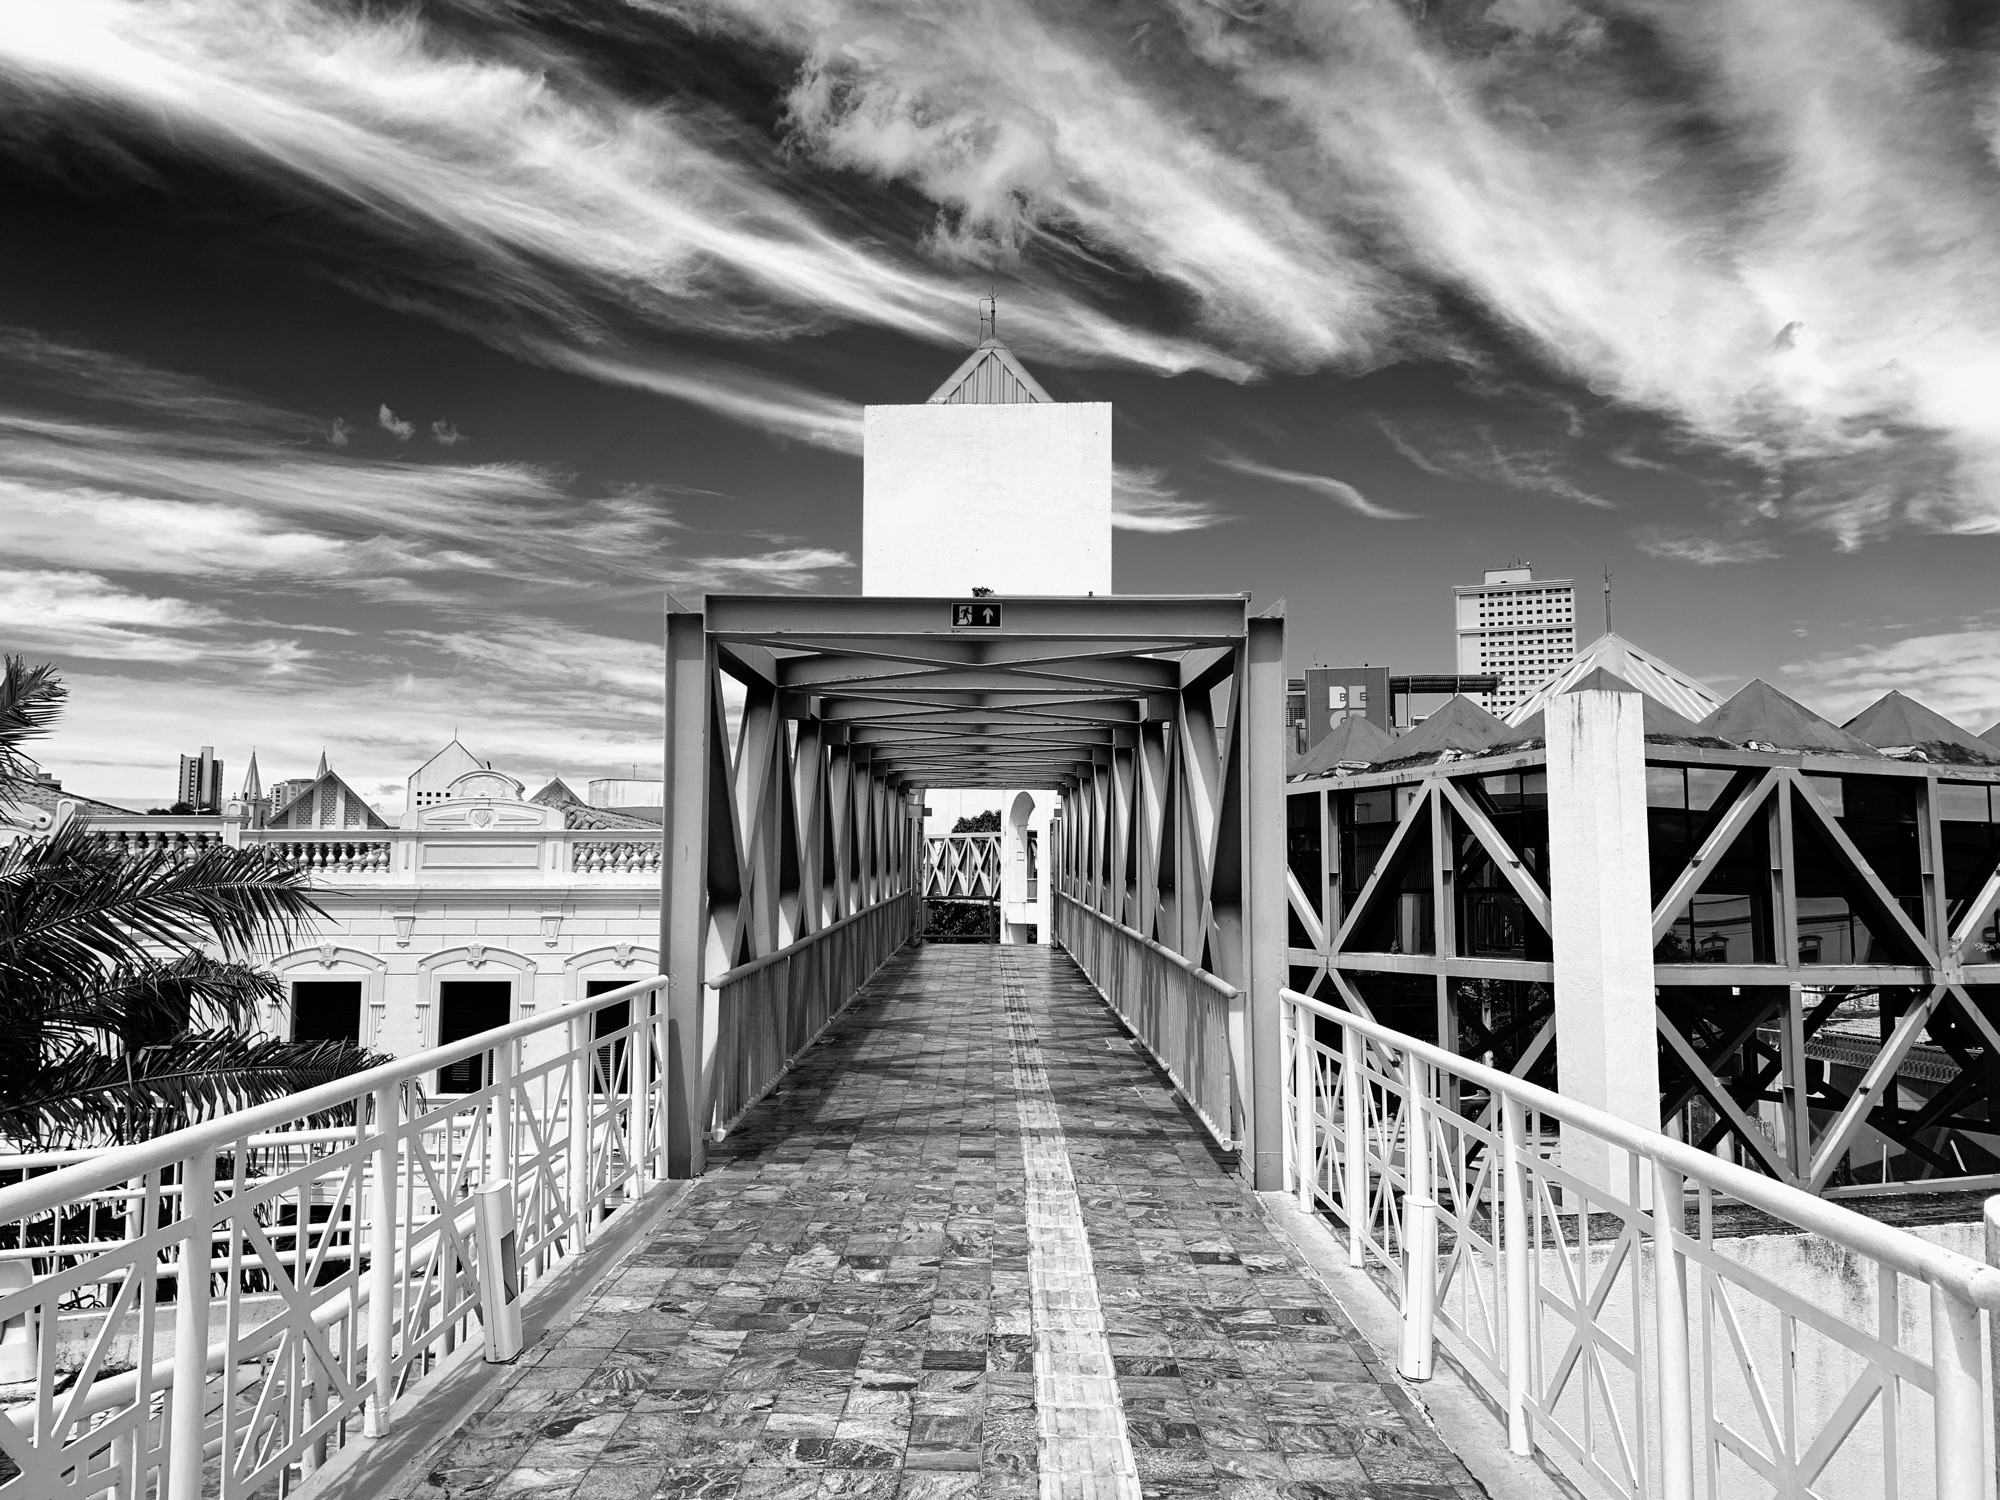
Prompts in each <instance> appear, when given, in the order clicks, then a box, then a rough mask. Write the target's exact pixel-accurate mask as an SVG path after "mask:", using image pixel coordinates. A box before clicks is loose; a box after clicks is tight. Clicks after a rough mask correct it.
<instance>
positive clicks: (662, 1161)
mask: <svg viewBox="0 0 2000 1500" xmlns="http://www.w3.org/2000/svg"><path fill="white" fill-rule="evenodd" d="M671 983H672V981H671V980H668V981H663V982H662V983H661V984H660V985H659V986H658V987H657V988H656V989H655V990H654V991H653V993H652V994H651V996H649V997H648V1000H649V1004H650V1005H651V1007H652V1016H653V1024H652V1028H651V1035H650V1038H649V1040H650V1042H651V1054H652V1063H651V1066H652V1070H653V1073H652V1078H651V1080H650V1082H649V1084H648V1087H647V1089H646V1108H647V1109H648V1110H649V1111H650V1112H651V1113H650V1116H649V1118H648V1130H647V1139H648V1140H650V1141H651V1142H652V1143H653V1180H654V1181H655V1182H665V1181H666V1180H667V1178H668V1177H669V1176H671V1175H672V1174H671V1173H670V1171H669V1170H668V1162H667V1120H668V1118H669V1117H670V1115H671V1114H672V1108H671V1105H670V1104H669V1102H668V1099H667V1090H668V1089H670V1088H671V1087H672V1086H673V1083H672V1080H673V1076H674V1075H673V1070H672V1069H670V1068H669V1067H668V1066H667V989H668V986H669V985H670V984H671Z"/></svg>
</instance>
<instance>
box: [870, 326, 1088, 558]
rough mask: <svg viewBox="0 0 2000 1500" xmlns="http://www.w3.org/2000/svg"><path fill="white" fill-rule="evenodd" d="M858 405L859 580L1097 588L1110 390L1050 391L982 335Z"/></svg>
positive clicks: (985, 331)
mask: <svg viewBox="0 0 2000 1500" xmlns="http://www.w3.org/2000/svg"><path fill="white" fill-rule="evenodd" d="M980 333H981V334H982V335H983V336H982V338H981V340H980V344H979V347H978V348H977V349H975V350H973V351H972V354H971V355H970V356H969V357H968V358H967V359H966V361H965V363H964V364H962V365H960V366H959V367H958V369H957V371H956V372H955V373H954V374H953V375H952V377H951V379H949V380H947V381H946V382H945V383H944V384H943V385H941V386H939V387H938V389H937V392H936V394H934V395H933V396H932V397H931V398H930V400H929V401H927V402H925V403H924V404H923V405H921V406H871V407H868V408H867V409H866V411H865V413H864V414H863V417H862V479H861V516H862V519H861V592H862V593H864V594H930V595H953V594H957V595H965V594H969V593H970V592H971V591H972V590H973V589H975V588H986V589H991V590H992V591H993V592H995V593H997V594H1108V593H1110V592H1111V403H1110V402H1108V401H1053V400H1051V399H1050V398H1049V393H1048V392H1047V391H1045V390H1043V389H1042V387H1041V384H1040V382H1038V381H1037V380H1036V379H1035V377H1034V376H1032V375H1030V374H1029V373H1028V372H1027V371H1026V370H1025V369H1023V368H1022V366H1021V363H1020V361H1019V360H1017V359H1015V358H1014V356H1013V355H1012V354H1011V353H1009V352H1008V351H1007V348H1006V346H1005V345H1003V344H1002V343H1001V342H1000V340H999V339H998V338H997V337H995V336H994V325H993V318H992V314H991V313H990V312H989V311H987V310H986V309H982V310H981V315H980Z"/></svg>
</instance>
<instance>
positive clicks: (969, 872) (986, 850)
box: [924, 833, 1000, 901]
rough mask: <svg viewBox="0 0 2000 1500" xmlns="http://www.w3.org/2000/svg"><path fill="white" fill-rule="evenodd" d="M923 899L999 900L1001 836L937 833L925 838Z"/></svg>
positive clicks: (995, 834)
mask: <svg viewBox="0 0 2000 1500" xmlns="http://www.w3.org/2000/svg"><path fill="white" fill-rule="evenodd" d="M924 899H925V900H926V901H998V900H999V899H1000V835H999V834H997V833H940V834H935V835H933V836H931V837H929V838H926V839H925V840H924Z"/></svg>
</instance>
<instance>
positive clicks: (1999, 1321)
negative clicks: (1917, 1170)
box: [1986, 1196, 2000, 1489]
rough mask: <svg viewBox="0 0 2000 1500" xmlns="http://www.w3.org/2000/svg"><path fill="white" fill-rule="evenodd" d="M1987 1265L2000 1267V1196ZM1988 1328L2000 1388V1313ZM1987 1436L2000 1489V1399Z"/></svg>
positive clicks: (1993, 1206) (1991, 1214) (1991, 1205)
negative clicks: (1990, 1430)
mask: <svg viewBox="0 0 2000 1500" xmlns="http://www.w3.org/2000/svg"><path fill="white" fill-rule="evenodd" d="M1986 1264H1987V1265H1989V1266H1994V1267H2000V1196H1995V1197H1992V1198H1988V1199H1987V1200H1986ZM1986 1326H1987V1330H1988V1335H1987V1336H1988V1338H1989V1340H1990V1341H1991V1343H1992V1346H1993V1349H1992V1357H1991V1359H1990V1360H1989V1362H1988V1363H1989V1367H1990V1368H1991V1370H1992V1371H1993V1382H1994V1384H1995V1385H1996V1386H2000V1313H1989V1314H1988V1315H1987V1318H1986ZM1987 1436H1988V1438H1989V1440H1990V1441H1991V1443H1992V1447H1991V1449H1990V1450H1989V1451H1990V1452H1991V1453H1992V1455H1993V1467H1994V1479H1995V1485H1994V1488H1995V1489H2000V1399H1996V1400H1995V1401H1994V1429H1993V1431H1992V1432H1990V1433H1988V1434H1987Z"/></svg>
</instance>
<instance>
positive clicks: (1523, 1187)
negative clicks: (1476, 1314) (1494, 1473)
mask: <svg viewBox="0 0 2000 1500" xmlns="http://www.w3.org/2000/svg"><path fill="white" fill-rule="evenodd" d="M1526 1136H1527V1126H1526V1123H1525V1121H1524V1120H1523V1118H1522V1109H1521V1101H1520V1100H1518V1099H1516V1098H1514V1097H1513V1096H1512V1095H1508V1094H1502V1095H1501V1096H1500V1172H1501V1188H1500V1192H1501V1197H1500V1235H1501V1240H1500V1249H1501V1254H1502V1256H1503V1257H1504V1261H1505V1271H1504V1274H1505V1276H1506V1283H1507V1451H1508V1452H1509V1453H1516V1454H1521V1455H1524V1456H1525V1455H1526V1454H1529V1453H1532V1452H1533V1451H1534V1439H1533V1438H1532V1437H1531V1436H1530V1434H1529V1431H1528V1381H1529V1371H1531V1370H1532V1369H1533V1368H1534V1364H1533V1360H1532V1358H1531V1350H1530V1344H1531V1341H1532V1340H1533V1337H1534V1332H1533V1329H1534V1323H1533V1318H1534V1311H1535V1307H1534V1295H1535V1289H1534V1283H1533V1282H1532V1281H1531V1280H1530V1279H1529V1269H1528V1167H1527V1160H1526V1157H1527V1140H1526Z"/></svg>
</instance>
